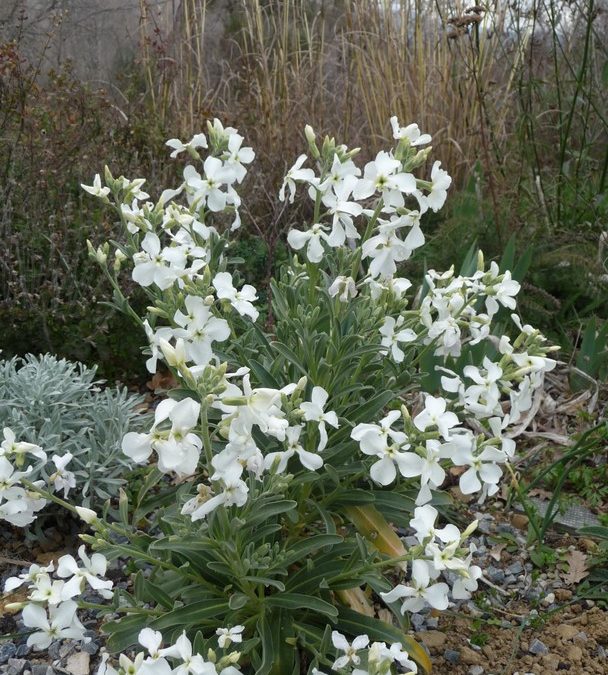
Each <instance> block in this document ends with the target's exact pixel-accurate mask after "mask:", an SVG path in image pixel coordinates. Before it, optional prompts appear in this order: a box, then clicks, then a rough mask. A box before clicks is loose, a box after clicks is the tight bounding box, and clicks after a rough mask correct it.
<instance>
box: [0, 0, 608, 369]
mask: <svg viewBox="0 0 608 675" xmlns="http://www.w3.org/2000/svg"><path fill="white" fill-rule="evenodd" d="M15 4H16V5H18V4H19V3H18V2H17V3H15ZM139 10H140V22H139V38H138V41H137V45H134V51H133V56H132V58H128V59H127V58H121V60H120V61H117V63H116V68H115V74H114V77H113V81H112V82H111V83H108V84H107V85H104V87H103V88H100V87H99V84H96V85H95V87H93V86H92V85H91V84H88V83H87V82H84V81H81V80H80V79H79V78H78V77H76V75H75V74H74V71H73V70H72V67H71V64H70V63H69V62H68V61H65V62H63V63H62V64H61V66H60V67H59V69H54V70H50V69H49V68H48V67H47V66H46V61H45V58H44V54H45V50H46V49H50V48H51V46H52V45H53V40H56V39H58V35H59V33H60V31H58V30H56V29H54V28H53V27H51V29H50V31H49V33H48V35H47V36H46V38H45V39H46V42H45V41H44V40H43V41H42V47H41V48H40V49H39V52H38V56H37V57H36V58H34V57H32V56H31V54H32V52H31V50H28V49H26V47H27V45H26V44H25V43H24V40H25V38H23V37H22V33H20V31H19V30H18V28H19V22H24V21H25V19H26V17H25V16H24V14H23V13H21V14H20V13H19V12H17V11H16V12H15V13H13V16H12V23H11V25H10V26H8V25H5V26H4V34H5V37H6V39H5V40H4V41H3V43H2V44H1V45H0V239H1V240H2V243H3V246H2V252H1V253H0V321H1V322H2V326H3V331H2V338H1V340H0V348H2V349H3V350H4V352H5V355H12V354H21V353H25V352H28V351H33V352H40V351H47V350H48V351H52V352H54V353H56V354H58V355H61V356H66V357H69V358H78V359H80V360H83V361H85V362H97V363H99V364H100V366H101V372H102V373H103V374H104V375H106V376H111V377H114V376H117V377H119V376H123V377H124V376H125V374H126V373H129V376H130V377H131V378H132V377H133V373H134V370H135V369H138V368H140V365H139V364H140V363H142V360H141V359H139V358H138V353H139V345H140V343H141V336H139V335H134V334H133V333H132V329H131V327H130V326H129V325H128V324H126V323H123V319H122V318H121V317H118V316H116V315H114V314H112V312H111V311H110V310H109V309H108V308H107V307H105V306H104V305H103V304H101V303H100V302H99V301H100V300H103V299H104V298H107V294H108V289H107V288H106V287H105V286H104V283H103V281H102V280H101V279H100V276H99V274H98V273H97V271H96V270H95V269H93V266H92V264H91V263H90V262H89V261H88V259H87V253H86V245H85V242H86V239H87V238H89V239H91V240H93V242H94V243H95V242H96V240H106V239H107V238H109V237H111V235H112V232H113V228H114V227H115V225H114V223H112V222H109V221H108V220H107V217H106V216H104V215H103V214H102V213H101V212H100V211H99V210H98V209H97V206H96V204H95V201H94V200H90V199H88V198H87V196H86V195H84V194H82V192H81V190H80V188H79V184H80V183H81V182H87V183H88V182H90V180H91V177H92V175H93V174H94V173H95V172H97V171H99V170H100V169H101V167H102V166H103V164H104V163H107V164H109V165H110V166H111V167H112V169H113V171H114V172H115V173H120V172H124V174H125V175H129V176H131V177H136V176H145V177H147V178H148V179H149V182H150V185H149V187H150V188H151V191H152V192H151V194H153V195H154V194H155V188H156V187H157V186H159V185H160V184H162V183H163V182H167V181H170V180H171V179H172V177H174V180H177V179H178V176H177V174H176V173H175V172H176V169H175V167H174V166H172V165H171V164H170V163H169V160H168V157H167V153H166V152H165V150H164V148H163V142H164V140H165V139H166V138H169V137H174V136H180V137H184V138H186V137H189V136H190V135H191V134H192V133H194V132H196V131H198V130H200V129H202V128H204V127H203V125H204V121H205V120H206V119H209V118H210V117H213V116H217V117H219V118H221V119H223V120H224V121H225V122H226V123H228V124H232V125H233V126H237V127H238V128H239V130H240V131H241V133H243V135H245V136H246V138H247V142H248V144H250V145H252V146H253V147H254V148H255V149H256V152H257V153H258V157H257V170H256V171H254V172H252V177H251V179H249V183H248V185H247V186H246V189H245V200H244V201H245V203H246V204H247V208H248V210H247V212H246V219H245V227H244V228H243V233H242V237H241V242H240V246H241V249H242V252H243V254H244V257H245V258H246V265H245V267H246V269H245V273H246V274H247V275H248V277H249V279H250V280H253V281H254V282H255V283H256V284H257V285H258V286H259V287H260V289H261V290H262V291H263V289H264V288H265V284H266V280H267V279H268V278H269V276H270V273H271V270H272V269H273V265H274V263H275V261H276V260H277V257H280V256H282V255H284V254H285V251H284V245H283V239H284V236H283V235H284V234H285V232H286V230H287V229H288V228H289V227H290V225H292V224H294V223H297V222H298V221H300V220H301V219H302V218H306V217H307V215H308V214H307V213H306V206H305V205H303V204H299V205H296V208H292V209H287V210H286V209H284V206H283V205H282V204H280V202H278V200H277V198H276V191H277V187H278V185H279V184H280V180H281V177H282V175H283V173H284V171H285V169H286V168H288V166H289V165H290V164H291V162H292V161H293V159H294V158H295V157H296V156H297V154H298V153H299V152H300V151H302V150H303V149H304V145H305V142H304V139H303V136H302V130H303V127H304V125H305V124H307V123H310V124H312V125H313V127H314V128H315V129H316V130H317V132H318V133H320V134H323V133H325V132H328V133H331V134H332V135H334V136H335V137H336V138H337V139H339V140H340V141H342V142H345V143H347V144H349V145H351V146H358V145H360V146H362V147H365V148H370V149H371V150H373V149H374V147H375V146H377V147H380V145H381V144H382V143H383V142H384V141H385V140H386V138H387V137H388V135H389V134H390V128H389V125H388V118H389V117H390V115H392V114H397V115H398V116H399V118H400V120H401V121H402V122H403V123H409V122H411V121H416V122H418V124H419V125H420V127H421V129H422V130H423V131H425V132H426V131H428V132H430V133H432V134H433V137H434V143H433V144H434V146H435V148H436V150H435V152H434V155H436V156H438V157H440V158H441V160H442V162H443V164H444V166H446V167H447V168H448V169H449V170H450V173H451V174H452V175H453V176H454V179H455V182H454V186H453V189H452V191H451V195H450V199H449V200H448V207H447V209H446V210H445V211H446V212H447V214H446V215H445V216H443V215H442V216H441V218H438V217H436V218H435V219H434V220H433V218H427V221H426V226H425V227H426V232H427V234H428V236H429V239H430V245H429V246H427V247H425V248H424V249H423V253H422V254H421V255H422V256H424V257H418V258H415V259H414V260H413V262H412V264H411V268H410V269H409V270H408V271H407V274H411V275H416V274H421V273H422V271H423V269H424V268H425V267H430V266H438V267H441V266H445V265H449V264H451V263H452V262H455V263H456V264H459V263H460V262H461V261H462V260H463V259H464V258H465V257H466V253H467V251H468V249H469V248H470V247H471V245H472V243H473V242H475V241H476V242H477V243H478V244H479V246H481V247H482V248H483V249H484V250H485V251H486V255H487V257H496V258H498V257H500V255H501V252H502V251H503V249H504V248H505V246H506V245H507V243H508V242H509V240H511V239H513V243H514V246H515V251H516V256H517V257H522V256H524V255H525V254H527V255H529V254H530V249H531V247H532V248H533V256H532V261H533V264H532V265H531V266H530V269H529V271H528V274H527V276H526V279H525V285H526V293H525V302H526V303H527V304H524V307H523V311H524V314H528V315H529V318H530V320H531V321H532V322H533V323H535V324H537V325H538V324H540V325H541V326H542V327H543V328H544V329H545V330H547V331H549V332H550V333H551V334H552V337H553V338H554V339H558V340H560V341H561V342H562V344H563V345H564V346H565V347H566V348H567V352H568V351H572V348H573V347H574V345H575V344H577V343H581V341H582V337H581V336H583V335H586V336H587V337H586V340H587V343H586V344H587V345H588V349H589V350H590V355H589V357H588V358H587V359H586V360H585V359H584V358H581V357H579V362H578V365H579V367H582V369H583V370H586V371H587V372H589V374H590V375H591V376H593V377H598V376H600V375H601V374H602V373H604V372H605V368H606V330H605V329H604V330H603V333H602V326H605V320H606V317H607V316H608V270H607V269H606V259H607V257H608V242H606V235H603V234H602V233H603V232H604V231H605V230H607V229H608V225H607V221H608V218H607V216H608V197H607V185H606V183H607V172H608V142H607V141H608V106H607V104H606V98H605V91H606V86H607V85H608V54H607V52H608V45H607V44H606V42H605V40H603V39H602V36H604V35H605V34H606V31H607V29H608V14H607V13H606V8H605V6H604V5H603V4H602V3H601V2H599V1H598V0H571V1H568V2H566V1H565V0H529V1H528V2H520V1H517V0H516V1H515V2H512V3H504V2H498V1H497V0H495V1H491V2H488V3H484V4H480V5H478V6H469V5H468V4H467V3H465V4H463V3H461V2H458V1H457V0H437V1H436V2H431V1H430V0H401V1H392V2H388V1H386V2H384V1H383V0H359V1H355V0H325V1H320V0H319V1H317V2H315V1H311V0H242V1H240V2H226V1H225V0H224V1H222V0H215V2H214V1H212V0H208V1H205V0H182V2H180V3H179V4H177V6H176V9H175V14H174V17H173V20H172V22H171V24H170V25H167V24H166V22H163V23H161V22H160V21H159V19H158V15H157V13H156V11H155V8H154V6H151V5H148V3H147V2H146V1H145V0H140V8H139ZM56 25H57V24H56V23H55V26H56ZM9 28H10V30H9ZM8 36H10V37H11V39H10V40H9V39H8ZM26 53H27V54H28V55H29V57H28V58H25V56H24V55H25V54H26ZM592 317H593V319H592ZM591 320H592V321H593V323H592V324H591V323H590V322H591ZM590 325H592V328H591V329H589V326H590ZM589 345H590V346H589ZM590 371H592V372H590Z"/></svg>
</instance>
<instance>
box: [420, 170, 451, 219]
mask: <svg viewBox="0 0 608 675" xmlns="http://www.w3.org/2000/svg"><path fill="white" fill-rule="evenodd" d="M440 166H441V162H435V163H434V164H433V169H432V171H431V183H432V187H431V191H430V193H429V194H428V195H426V197H425V200H426V203H427V204H428V206H429V207H430V208H431V209H433V211H439V209H440V208H441V207H442V206H443V205H444V204H445V200H446V198H447V196H448V188H449V187H450V185H451V184H452V179H451V177H450V175H449V174H448V172H447V171H444V170H443V169H440V168H439V167H440Z"/></svg>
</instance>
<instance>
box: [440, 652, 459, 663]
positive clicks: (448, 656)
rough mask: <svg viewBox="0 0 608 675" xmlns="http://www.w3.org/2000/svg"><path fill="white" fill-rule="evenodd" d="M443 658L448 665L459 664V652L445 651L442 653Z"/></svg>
mask: <svg viewBox="0 0 608 675" xmlns="http://www.w3.org/2000/svg"><path fill="white" fill-rule="evenodd" d="M443 658H444V659H445V660H446V661H447V662H448V663H459V662H460V652H459V651H456V650H455V649H446V650H445V651H444V652H443Z"/></svg>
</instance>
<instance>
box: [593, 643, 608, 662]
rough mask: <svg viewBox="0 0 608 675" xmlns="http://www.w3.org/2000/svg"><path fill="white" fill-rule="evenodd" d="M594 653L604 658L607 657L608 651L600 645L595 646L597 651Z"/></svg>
mask: <svg viewBox="0 0 608 675" xmlns="http://www.w3.org/2000/svg"><path fill="white" fill-rule="evenodd" d="M595 653H596V654H597V656H598V657H599V658H600V659H605V658H606V657H608V651H606V650H605V649H604V647H602V645H598V646H597V651H596V652H595Z"/></svg>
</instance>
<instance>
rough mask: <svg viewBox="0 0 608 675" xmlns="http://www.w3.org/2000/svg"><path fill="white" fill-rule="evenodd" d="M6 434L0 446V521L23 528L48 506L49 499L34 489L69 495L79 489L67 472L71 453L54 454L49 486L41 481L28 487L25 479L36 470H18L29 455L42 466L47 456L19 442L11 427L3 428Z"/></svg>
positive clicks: (37, 449) (30, 468)
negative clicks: (71, 491) (74, 489)
mask: <svg viewBox="0 0 608 675" xmlns="http://www.w3.org/2000/svg"><path fill="white" fill-rule="evenodd" d="M3 434H4V440H3V441H2V443H0V520H6V521H7V522H9V523H11V524H12V525H16V526H18V527H24V526H25V525H29V524H30V523H32V522H33V521H34V520H35V519H36V514H37V513H38V512H39V511H40V510H41V509H43V508H44V507H45V506H46V504H47V500H46V499H43V498H42V497H41V496H40V493H39V492H37V491H36V489H35V488H45V489H49V490H51V491H54V490H56V491H59V490H63V494H64V496H66V495H67V494H68V491H69V490H70V489H71V488H73V487H75V486H76V479H75V476H74V474H73V473H72V472H71V471H68V469H66V466H67V465H68V464H69V462H70V460H71V459H72V455H71V454H70V453H69V452H68V453H66V454H65V455H62V456H59V455H53V457H52V462H53V465H54V469H53V470H51V473H50V475H49V477H48V485H46V484H45V482H44V481H43V480H39V481H35V482H34V483H32V484H31V485H29V486H28V485H25V484H24V483H23V480H24V479H27V477H28V476H29V475H30V474H31V473H32V472H33V471H34V467H33V466H32V465H31V464H29V465H28V466H27V468H26V469H25V470H23V471H20V470H19V469H22V468H23V467H24V466H25V465H26V463H27V461H28V460H27V456H28V455H31V456H32V457H35V458H36V459H37V460H38V462H39V463H41V464H42V465H43V466H44V465H46V463H47V456H46V453H45V452H44V450H43V449H42V448H41V447H40V446H39V445H35V444H34V443H26V442H24V441H17V440H16V437H15V434H14V432H13V431H12V429H9V428H8V427H5V428H4V430H3ZM47 470H48V469H47Z"/></svg>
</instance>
